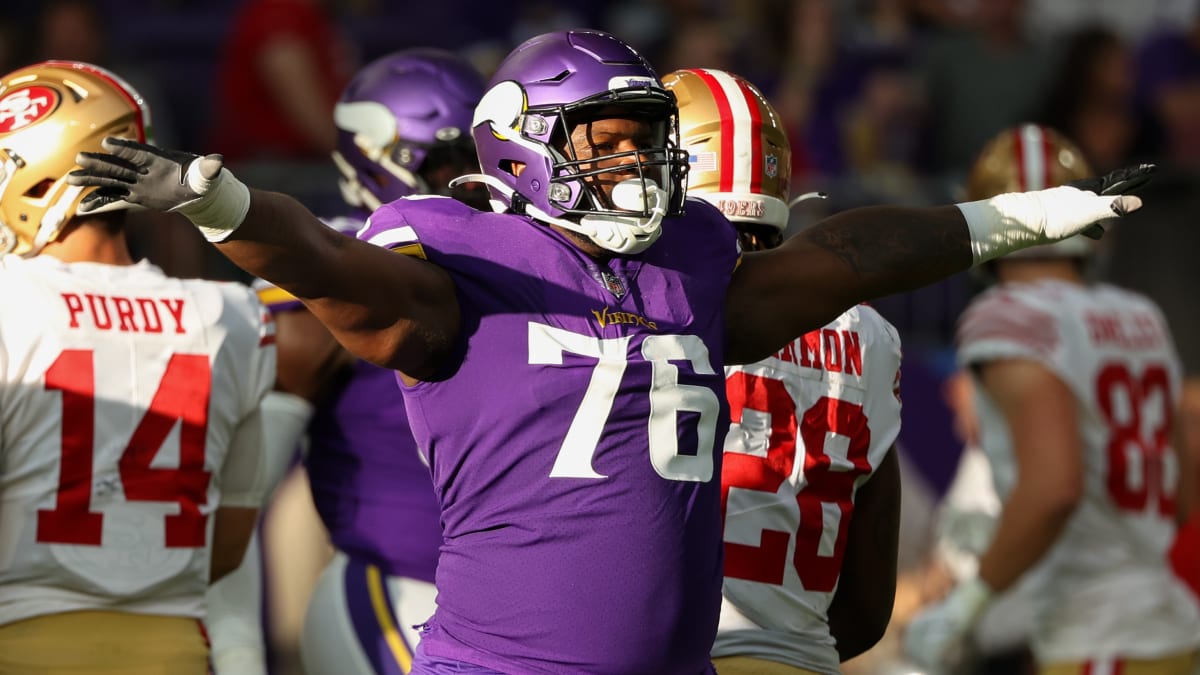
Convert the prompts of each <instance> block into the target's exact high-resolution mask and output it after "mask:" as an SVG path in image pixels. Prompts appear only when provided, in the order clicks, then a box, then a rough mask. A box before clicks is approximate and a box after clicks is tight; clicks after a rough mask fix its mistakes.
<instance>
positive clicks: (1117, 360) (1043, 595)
mask: <svg viewBox="0 0 1200 675" xmlns="http://www.w3.org/2000/svg"><path fill="white" fill-rule="evenodd" d="M958 341H959V360H960V361H961V363H962V364H963V365H965V366H974V365H977V364H981V363H985V362H988V361H992V360H996V359H1011V358H1018V359H1028V360H1031V361H1035V362H1037V363H1039V364H1041V365H1042V366H1044V367H1045V368H1046V369H1047V370H1049V371H1050V372H1051V373H1053V374H1054V375H1055V376H1057V377H1058V378H1059V379H1060V380H1062V382H1063V383H1064V384H1066V385H1067V386H1068V387H1069V388H1070V390H1071V391H1072V392H1073V393H1074V395H1075V398H1076V402H1077V404H1078V409H1079V419H1078V424H1079V429H1080V432H1081V436H1082V440H1083V452H1084V457H1083V460H1084V470H1085V472H1086V475H1085V488H1084V490H1085V492H1084V496H1083V499H1082V501H1081V502H1080V504H1079V506H1078V507H1077V508H1076V510H1075V513H1074V514H1073V515H1072V516H1071V519H1070V520H1069V522H1068V524H1067V526H1066V529H1065V530H1064V531H1063V533H1062V535H1061V536H1060V537H1059V539H1058V541H1057V542H1055V544H1054V546H1053V547H1052V548H1051V549H1050V551H1048V552H1047V554H1046V555H1045V557H1044V558H1043V559H1042V560H1041V561H1040V562H1039V563H1038V565H1037V566H1036V567H1034V568H1033V569H1031V570H1030V571H1029V574H1030V575H1033V578H1032V579H1028V580H1027V581H1028V582H1029V583H1031V584H1032V585H1033V587H1034V588H1033V590H1034V593H1033V598H1034V603H1035V605H1036V606H1035V610H1034V611H1035V615H1036V616H1037V620H1036V626H1034V630H1033V650H1034V653H1035V655H1036V656H1037V657H1038V659H1039V661H1041V662H1043V663H1046V662H1058V661H1081V660H1086V659H1099V658H1110V657H1115V656H1125V657H1158V656H1164V655H1169V654H1173V653H1177V652H1180V651H1185V650H1187V649H1189V648H1192V647H1194V646H1196V645H1197V644H1200V616H1198V615H1197V607H1196V606H1195V603H1194V602H1193V601H1192V600H1191V599H1190V598H1189V597H1188V595H1187V593H1186V592H1185V591H1184V589H1183V587H1182V586H1181V585H1180V584H1179V582H1178V581H1177V580H1176V579H1175V577H1174V576H1173V575H1172V574H1171V572H1170V571H1169V570H1168V568H1167V564H1166V559H1165V553H1166V550H1167V547H1168V545H1169V544H1170V542H1171V539H1172V537H1173V534H1174V531H1175V525H1174V521H1173V517H1172V516H1173V514H1174V512H1175V503H1174V494H1173V492H1174V485H1175V482H1176V478H1177V475H1178V466H1177V463H1176V460H1175V456H1174V453H1173V452H1172V451H1171V449H1170V447H1169V446H1168V443H1169V439H1170V425H1171V419H1172V417H1173V413H1174V409H1175V407H1176V405H1177V401H1178V396H1179V391H1180V364H1179V360H1178V357H1177V356H1176V353H1175V349H1174V346H1173V345H1172V343H1171V338H1170V334H1169V333H1168V330H1167V325H1166V322H1165V321H1164V319H1163V317H1162V314H1161V312H1160V311H1159V309H1158V308H1157V307H1156V306H1155V305H1154V304H1153V303H1152V302H1150V301H1149V300H1148V299H1146V298H1144V297H1142V296H1140V295H1137V294H1135V293H1131V292H1129V291H1125V290H1121V289H1118V288H1115V287H1112V286H1107V285H1095V286H1081V285H1077V284H1070V283H1065V282H1061V281H1041V282H1036V283H1024V284H1006V285H1003V286H998V287H996V288H994V289H992V290H990V291H988V292H987V293H985V294H983V295H982V296H980V297H979V298H977V299H976V300H975V301H974V302H973V303H972V304H971V306H970V307H968V309H967V311H966V312H965V313H964V314H963V318H962V320H961V322H960V324H959V329H958ZM976 392H977V393H976V405H977V410H978V415H979V424H980V441H981V445H982V446H983V449H984V451H985V452H986V453H987V455H988V458H989V460H990V461H991V464H992V470H993V475H994V480H995V483H996V490H997V493H998V494H999V495H1000V497H1001V499H1004V498H1006V497H1007V495H1008V494H1010V493H1011V491H1012V488H1013V485H1014V484H1015V482H1016V462H1015V460H1014V458H1013V449H1012V439H1011V437H1010V435H1009V432H1008V428H1007V425H1006V423H1005V420H1004V417H1003V416H1002V415H1001V413H1000V411H999V410H998V409H997V408H996V406H995V405H994V404H993V403H992V402H991V400H990V399H989V398H988V397H987V395H986V393H985V392H984V391H983V388H982V387H976Z"/></svg>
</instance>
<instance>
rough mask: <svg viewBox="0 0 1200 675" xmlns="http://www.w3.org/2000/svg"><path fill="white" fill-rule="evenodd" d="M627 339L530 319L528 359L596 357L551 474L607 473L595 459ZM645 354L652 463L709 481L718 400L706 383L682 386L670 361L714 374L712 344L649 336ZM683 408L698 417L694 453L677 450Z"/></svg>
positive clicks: (669, 475) (673, 474)
mask: <svg viewBox="0 0 1200 675" xmlns="http://www.w3.org/2000/svg"><path fill="white" fill-rule="evenodd" d="M629 339H630V338H629V336H625V337H619V338H598V337H593V336H590V335H581V334H579V333H572V332H571V331H567V330H563V329H561V328H555V327H553V326H547V325H545V324H540V323H533V322H530V324H529V363H531V364H534V365H552V366H561V365H562V364H563V353H564V352H569V353H571V354H578V355H580V356H588V357H591V358H594V359H596V367H595V369H593V370H592V378H591V380H590V381H589V382H588V387H587V391H586V392H585V393H584V395H583V400H582V401H581V402H580V404H579V409H578V410H576V411H575V417H574V419H572V420H571V426H570V428H569V429H567V435H566V436H565V437H564V438H563V442H562V446H561V447H560V448H559V451H558V458H557V459H556V460H555V461H554V468H553V469H551V471H550V476H551V477H552V478H605V476H604V474H601V473H597V472H596V470H595V469H594V468H592V457H593V456H594V455H595V454H596V446H597V445H599V443H600V437H601V434H602V433H603V432H604V425H605V423H606V422H607V421H608V415H609V413H610V412H611V410H612V405H613V400H614V399H615V398H616V396H617V391H618V390H619V389H620V386H621V377H622V376H623V375H624V373H625V366H626V365H627V364H628V356H627V355H628V352H629ZM641 357H642V358H643V359H644V360H646V361H649V362H650V365H651V368H652V371H651V372H652V376H651V377H652V382H651V385H650V391H649V396H650V419H649V439H650V463H651V464H652V465H653V466H654V470H655V471H657V472H658V475H660V476H662V477H663V478H666V479H668V480H680V481H696V482H706V481H709V480H711V479H712V475H713V447H714V445H715V440H716V439H715V436H716V427H717V413H718V411H719V410H720V407H721V403H720V399H718V398H717V394H716V392H714V391H713V390H711V389H709V388H707V387H701V386H697V385H690V384H680V383H679V368H678V367H676V366H675V365H674V364H673V363H671V362H672V361H687V362H689V363H690V364H691V366H692V370H693V371H694V372H695V373H696V374H698V375H713V374H714V371H713V368H712V364H711V363H709V359H708V347H706V346H705V345H704V342H703V341H702V340H701V339H700V338H699V337H698V336H695V335H649V336H647V337H646V338H645V339H644V340H643V341H642V350H641ZM683 411H688V412H694V413H698V414H699V420H698V422H697V429H696V439H697V448H696V453H695V454H694V455H690V454H687V455H684V454H679V432H678V428H677V426H676V425H677V419H676V418H677V413H679V412H683Z"/></svg>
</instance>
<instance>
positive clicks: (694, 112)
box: [663, 68, 792, 232]
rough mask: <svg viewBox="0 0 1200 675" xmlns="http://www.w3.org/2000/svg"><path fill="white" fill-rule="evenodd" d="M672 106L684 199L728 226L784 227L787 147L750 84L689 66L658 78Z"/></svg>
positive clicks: (774, 116)
mask: <svg viewBox="0 0 1200 675" xmlns="http://www.w3.org/2000/svg"><path fill="white" fill-rule="evenodd" d="M663 84H664V85H665V86H666V87H667V89H670V90H671V91H672V92H674V94H675V98H676V99H677V100H678V102H679V144H680V146H682V147H683V148H684V150H686V151H687V153H688V194H689V195H695V196H697V197H701V198H703V199H705V200H707V201H708V202H710V203H711V204H713V205H714V206H716V207H717V208H718V209H720V210H721V212H722V213H724V214H725V216H726V217H727V218H729V219H730V220H732V221H734V222H742V223H753V224H758V225H769V226H771V227H774V228H776V229H778V230H779V231H780V232H782V231H783V230H784V229H785V228H786V227H787V222H788V195H789V191H790V189H791V178H792V149H791V145H789V144H788V137H787V132H785V131H784V129H783V122H782V120H780V119H779V113H777V112H775V108H773V107H772V106H771V104H770V103H769V102H767V99H766V98H765V97H764V96H763V95H762V92H760V91H759V90H758V89H757V88H756V87H755V86H754V85H752V84H750V83H749V82H747V81H746V80H744V79H742V78H741V77H738V76H737V75H734V74H732V73H727V72H725V71H723V70H713V69H709V68H689V69H685V70H677V71H675V72H673V73H670V74H668V75H667V76H666V77H664V78H663Z"/></svg>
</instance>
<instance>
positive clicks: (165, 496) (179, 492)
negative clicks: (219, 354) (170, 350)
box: [37, 349, 211, 548]
mask: <svg viewBox="0 0 1200 675" xmlns="http://www.w3.org/2000/svg"><path fill="white" fill-rule="evenodd" d="M95 385H96V381H95V368H94V366H93V362H92V351H91V350H87V349H68V350H65V351H63V352H62V353H61V354H59V356H58V358H57V359H55V360H54V363H53V364H51V366H50V368H49V369H48V370H47V371H46V389H49V390H53V391H61V392H62V461H61V463H60V469H59V476H58V492H57V495H56V498H55V504H54V508H53V509H40V510H39V511H38V524H37V540H38V541H39V542H41V543H45V544H79V545H84V546H100V545H101V544H102V541H101V539H102V537H101V534H102V532H103V523H104V514H103V513H100V512H98V511H92V510H91V501H92V482H93V481H92V470H93V454H94V452H95V416H96V410H95V392H96V387H95ZM210 385H211V370H210V367H209V364H208V357H207V356H204V355H202V354H173V355H172V356H171V360H170V361H169V362H168V363H167V369H166V372H165V373H163V377H162V380H161V381H160V382H159V385H158V390H157V391H155V392H154V398H153V399H152V400H151V402H150V408H149V409H148V410H147V411H146V414H145V415H144V416H143V417H142V419H141V421H140V422H139V423H138V425H137V428H136V429H134V432H133V435H132V436H131V437H130V438H129V443H128V444H127V445H126V446H125V450H124V451H123V452H122V453H121V459H120V461H119V462H118V470H119V473H120V476H121V484H122V486H123V487H124V490H125V499H127V500H129V501H147V502H175V503H177V504H179V513H177V514H173V515H168V516H167V517H166V522H165V525H164V526H165V528H166V529H165V533H164V538H165V540H166V545H167V547H168V548H199V547H202V546H204V542H205V536H204V535H205V524H206V520H207V516H206V515H205V514H204V513H202V512H201V511H200V507H201V506H203V505H204V503H205V502H206V501H207V497H208V481H209V478H210V477H211V474H210V472H208V471H205V470H204V446H205V435H206V433H207V432H206V430H207V427H208V395H209V389H210ZM177 421H178V422H180V423H181V424H182V426H181V428H180V433H179V446H180V447H179V467H178V468H175V469H164V468H155V467H152V466H150V463H151V462H152V461H153V460H154V456H155V455H156V454H158V451H159V448H161V447H162V444H163V442H164V441H165V440H166V439H167V435H168V434H170V433H171V430H172V429H173V428H174V427H175V423H176V422H177Z"/></svg>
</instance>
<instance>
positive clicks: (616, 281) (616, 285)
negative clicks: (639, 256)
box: [600, 271, 625, 300]
mask: <svg viewBox="0 0 1200 675" xmlns="http://www.w3.org/2000/svg"><path fill="white" fill-rule="evenodd" d="M600 278H601V281H602V282H603V283H604V287H605V288H607V289H608V291H609V292H610V293H612V294H613V295H615V296H616V297H617V299H618V300H620V299H621V298H623V297H625V282H624V281H622V280H621V277H619V276H617V275H615V274H613V273H612V272H609V271H603V272H601V273H600Z"/></svg>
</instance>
